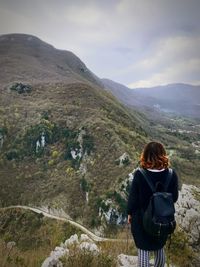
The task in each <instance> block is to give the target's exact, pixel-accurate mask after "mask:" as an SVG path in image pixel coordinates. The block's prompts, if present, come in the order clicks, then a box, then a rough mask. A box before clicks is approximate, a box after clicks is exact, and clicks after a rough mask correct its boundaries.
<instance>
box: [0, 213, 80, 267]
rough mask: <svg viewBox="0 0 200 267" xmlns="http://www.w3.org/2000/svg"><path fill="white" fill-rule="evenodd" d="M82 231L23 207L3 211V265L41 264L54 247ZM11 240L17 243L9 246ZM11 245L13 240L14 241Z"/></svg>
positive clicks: (0, 235) (0, 215)
mask: <svg viewBox="0 0 200 267" xmlns="http://www.w3.org/2000/svg"><path fill="white" fill-rule="evenodd" d="M74 233H77V234H79V235H80V234H81V232H80V230H78V229H76V228H75V227H73V226H72V225H71V224H69V223H67V222H62V221H57V220H54V219H48V218H45V217H44V216H43V215H42V214H37V213H34V212H32V211H26V210H21V209H9V210H1V211H0V266H2V267H12V266H13V267H14V266H17V267H39V266H41V263H42V262H43V261H44V259H45V258H46V257H48V255H49V253H50V251H51V250H53V249H54V248H55V246H58V245H60V243H61V242H64V241H65V240H66V239H68V238H69V237H70V236H71V235H73V234H74ZM9 242H15V245H14V246H13V247H11V248H10V249H9V248H8V247H7V246H8V244H9ZM11 244H12V243H11Z"/></svg>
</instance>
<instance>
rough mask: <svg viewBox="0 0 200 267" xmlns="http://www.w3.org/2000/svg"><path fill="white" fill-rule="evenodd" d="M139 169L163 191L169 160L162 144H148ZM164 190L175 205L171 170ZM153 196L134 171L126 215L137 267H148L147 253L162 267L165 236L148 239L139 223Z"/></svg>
mask: <svg viewBox="0 0 200 267" xmlns="http://www.w3.org/2000/svg"><path fill="white" fill-rule="evenodd" d="M140 166H141V167H142V168H143V169H145V171H146V174H147V176H148V178H149V179H151V181H152V183H153V184H154V186H155V187H156V188H157V191H162V188H163V186H164V183H165V179H166V177H167V176H168V173H169V169H168V166H169V161H168V157H167V155H166V151H165V149H164V147H163V145H162V144H160V143H158V142H150V143H148V144H147V145H146V146H145V148H144V150H143V152H142V154H141V157H140ZM167 191H168V192H170V193H172V196H173V201H174V202H176V201H177V199H178V177H177V175H176V173H175V171H174V170H173V174H172V178H171V180H170V183H169V186H168V189H167ZM152 194H153V193H152V190H151V188H150V187H149V185H148V183H147V182H146V180H145V178H144V177H143V174H142V173H141V172H140V171H139V169H137V170H136V171H135V173H134V178H133V181H132V185H131V189H130V193H129V198H128V207H127V213H128V223H129V224H131V232H132V235H133V238H134V241H135V245H136V247H137V249H138V267H149V266H150V265H149V253H150V251H153V252H154V256H155V265H154V266H155V267H164V265H165V254H164V250H163V247H164V245H165V243H166V239H167V237H165V238H160V239H155V238H154V237H151V236H150V235H148V234H147V233H146V232H145V230H144V228H143V223H142V211H144V210H145V209H146V208H147V206H148V203H149V200H150V197H151V196H152Z"/></svg>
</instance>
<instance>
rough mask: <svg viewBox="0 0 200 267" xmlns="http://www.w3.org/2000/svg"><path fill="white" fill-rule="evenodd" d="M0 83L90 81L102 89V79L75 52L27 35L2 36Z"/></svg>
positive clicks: (0, 42)
mask: <svg viewBox="0 0 200 267" xmlns="http://www.w3.org/2000/svg"><path fill="white" fill-rule="evenodd" d="M0 66H1V71H0V83H1V84H7V83H11V82H15V81H17V82H20V81H23V82H28V83H39V82H42V83H51V82H54V83H55V82H59V81H61V82H65V83H72V82H77V81H79V82H83V81H90V82H92V83H95V84H99V85H101V86H102V83H101V81H100V79H98V78H97V77H96V76H95V74H93V73H92V72H91V71H90V70H89V69H88V68H87V67H86V66H85V64H84V63H83V62H82V61H81V60H80V59H79V58H78V57H77V56H76V55H74V54H73V53H72V52H70V51H63V50H59V49H56V48H54V47H53V46H52V45H50V44H47V43H45V42H43V41H42V40H40V39H39V38H37V37H35V36H32V35H27V34H7V35H1V36H0Z"/></svg>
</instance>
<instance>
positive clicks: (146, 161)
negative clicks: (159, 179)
mask: <svg viewBox="0 0 200 267" xmlns="http://www.w3.org/2000/svg"><path fill="white" fill-rule="evenodd" d="M140 166H141V167H142V168H145V169H158V170H161V169H163V168H164V169H166V168H168V166H169V160H168V157H167V154H166V151H165V148H164V146H163V145H162V144H161V143H158V142H150V143H148V144H147V145H146V146H145V147H144V150H143V152H142V154H141V157H140Z"/></svg>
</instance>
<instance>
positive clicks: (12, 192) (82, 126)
mask: <svg viewBox="0 0 200 267" xmlns="http://www.w3.org/2000/svg"><path fill="white" fill-rule="evenodd" d="M0 39H1V40H0V68H1V71H0V94H1V97H0V184H1V186H0V207H6V206H10V205H30V206H36V207H38V208H40V207H45V208H46V209H51V210H57V211H60V210H61V211H64V212H65V213H66V214H68V215H69V216H70V217H71V218H72V219H74V220H76V221H79V223H81V224H84V225H87V226H89V227H92V228H94V227H98V226H101V227H102V226H103V227H105V228H106V225H107V223H114V224H119V223H123V222H124V221H125V219H126V198H127V194H128V190H129V186H128V180H129V176H130V175H129V174H130V173H132V171H133V169H134V168H135V167H137V166H138V159H139V156H140V154H141V151H142V148H143V147H144V144H146V143H147V142H149V141H150V140H159V141H161V142H163V143H164V144H165V145H166V147H167V152H168V153H169V155H170V156H171V162H172V164H173V166H175V168H176V170H177V173H178V174H179V175H180V177H181V181H184V182H188V181H190V182H191V183H193V184H198V183H199V180H198V173H199V172H200V166H199V164H198V162H199V150H200V148H199V143H198V140H199V136H198V134H196V128H195V129H194V131H195V133H192V134H191V132H189V133H188V132H187V131H186V133H185V132H184V133H180V132H179V130H181V131H182V128H181V129H180V128H176V127H177V124H176V126H175V122H174V124H173V123H172V122H170V127H171V128H170V127H169V128H168V126H166V127H164V126H163V125H157V124H155V122H154V121H152V120H150V119H149V118H148V117H145V116H144V115H143V114H141V113H139V112H138V111H136V110H134V111H132V110H131V109H129V108H128V107H125V106H124V105H123V104H121V103H120V102H119V101H118V100H117V98H116V97H114V96H113V95H112V94H111V93H110V92H108V91H106V90H105V88H104V87H103V85H102V81H101V80H100V79H99V78H98V77H97V76H95V74H93V73H92V72H91V71H90V70H89V69H87V67H86V66H85V64H84V63H83V62H81V60H80V59H78V58H77V57H76V56H75V55H74V54H72V53H71V52H68V51H60V50H57V49H55V48H53V47H52V46H51V45H49V44H46V43H44V42H43V41H41V40H40V39H38V38H37V37H33V36H29V35H23V34H11V35H4V36H1V37H0ZM58 66H61V67H62V68H63V69H61V68H60V67H58ZM82 67H83V68H84V70H85V71H83V70H82V69H81V68H82ZM179 123H180V125H186V126H185V127H186V129H187V127H189V126H188V122H185V121H184V122H183V121H180V122H179ZM181 127H182V126H181ZM190 128H191V127H190ZM184 130H185V129H184ZM191 138H192V139H191ZM193 145H194V147H193ZM196 151H197V153H196ZM191 172H192V175H191ZM111 229H113V227H111Z"/></svg>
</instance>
